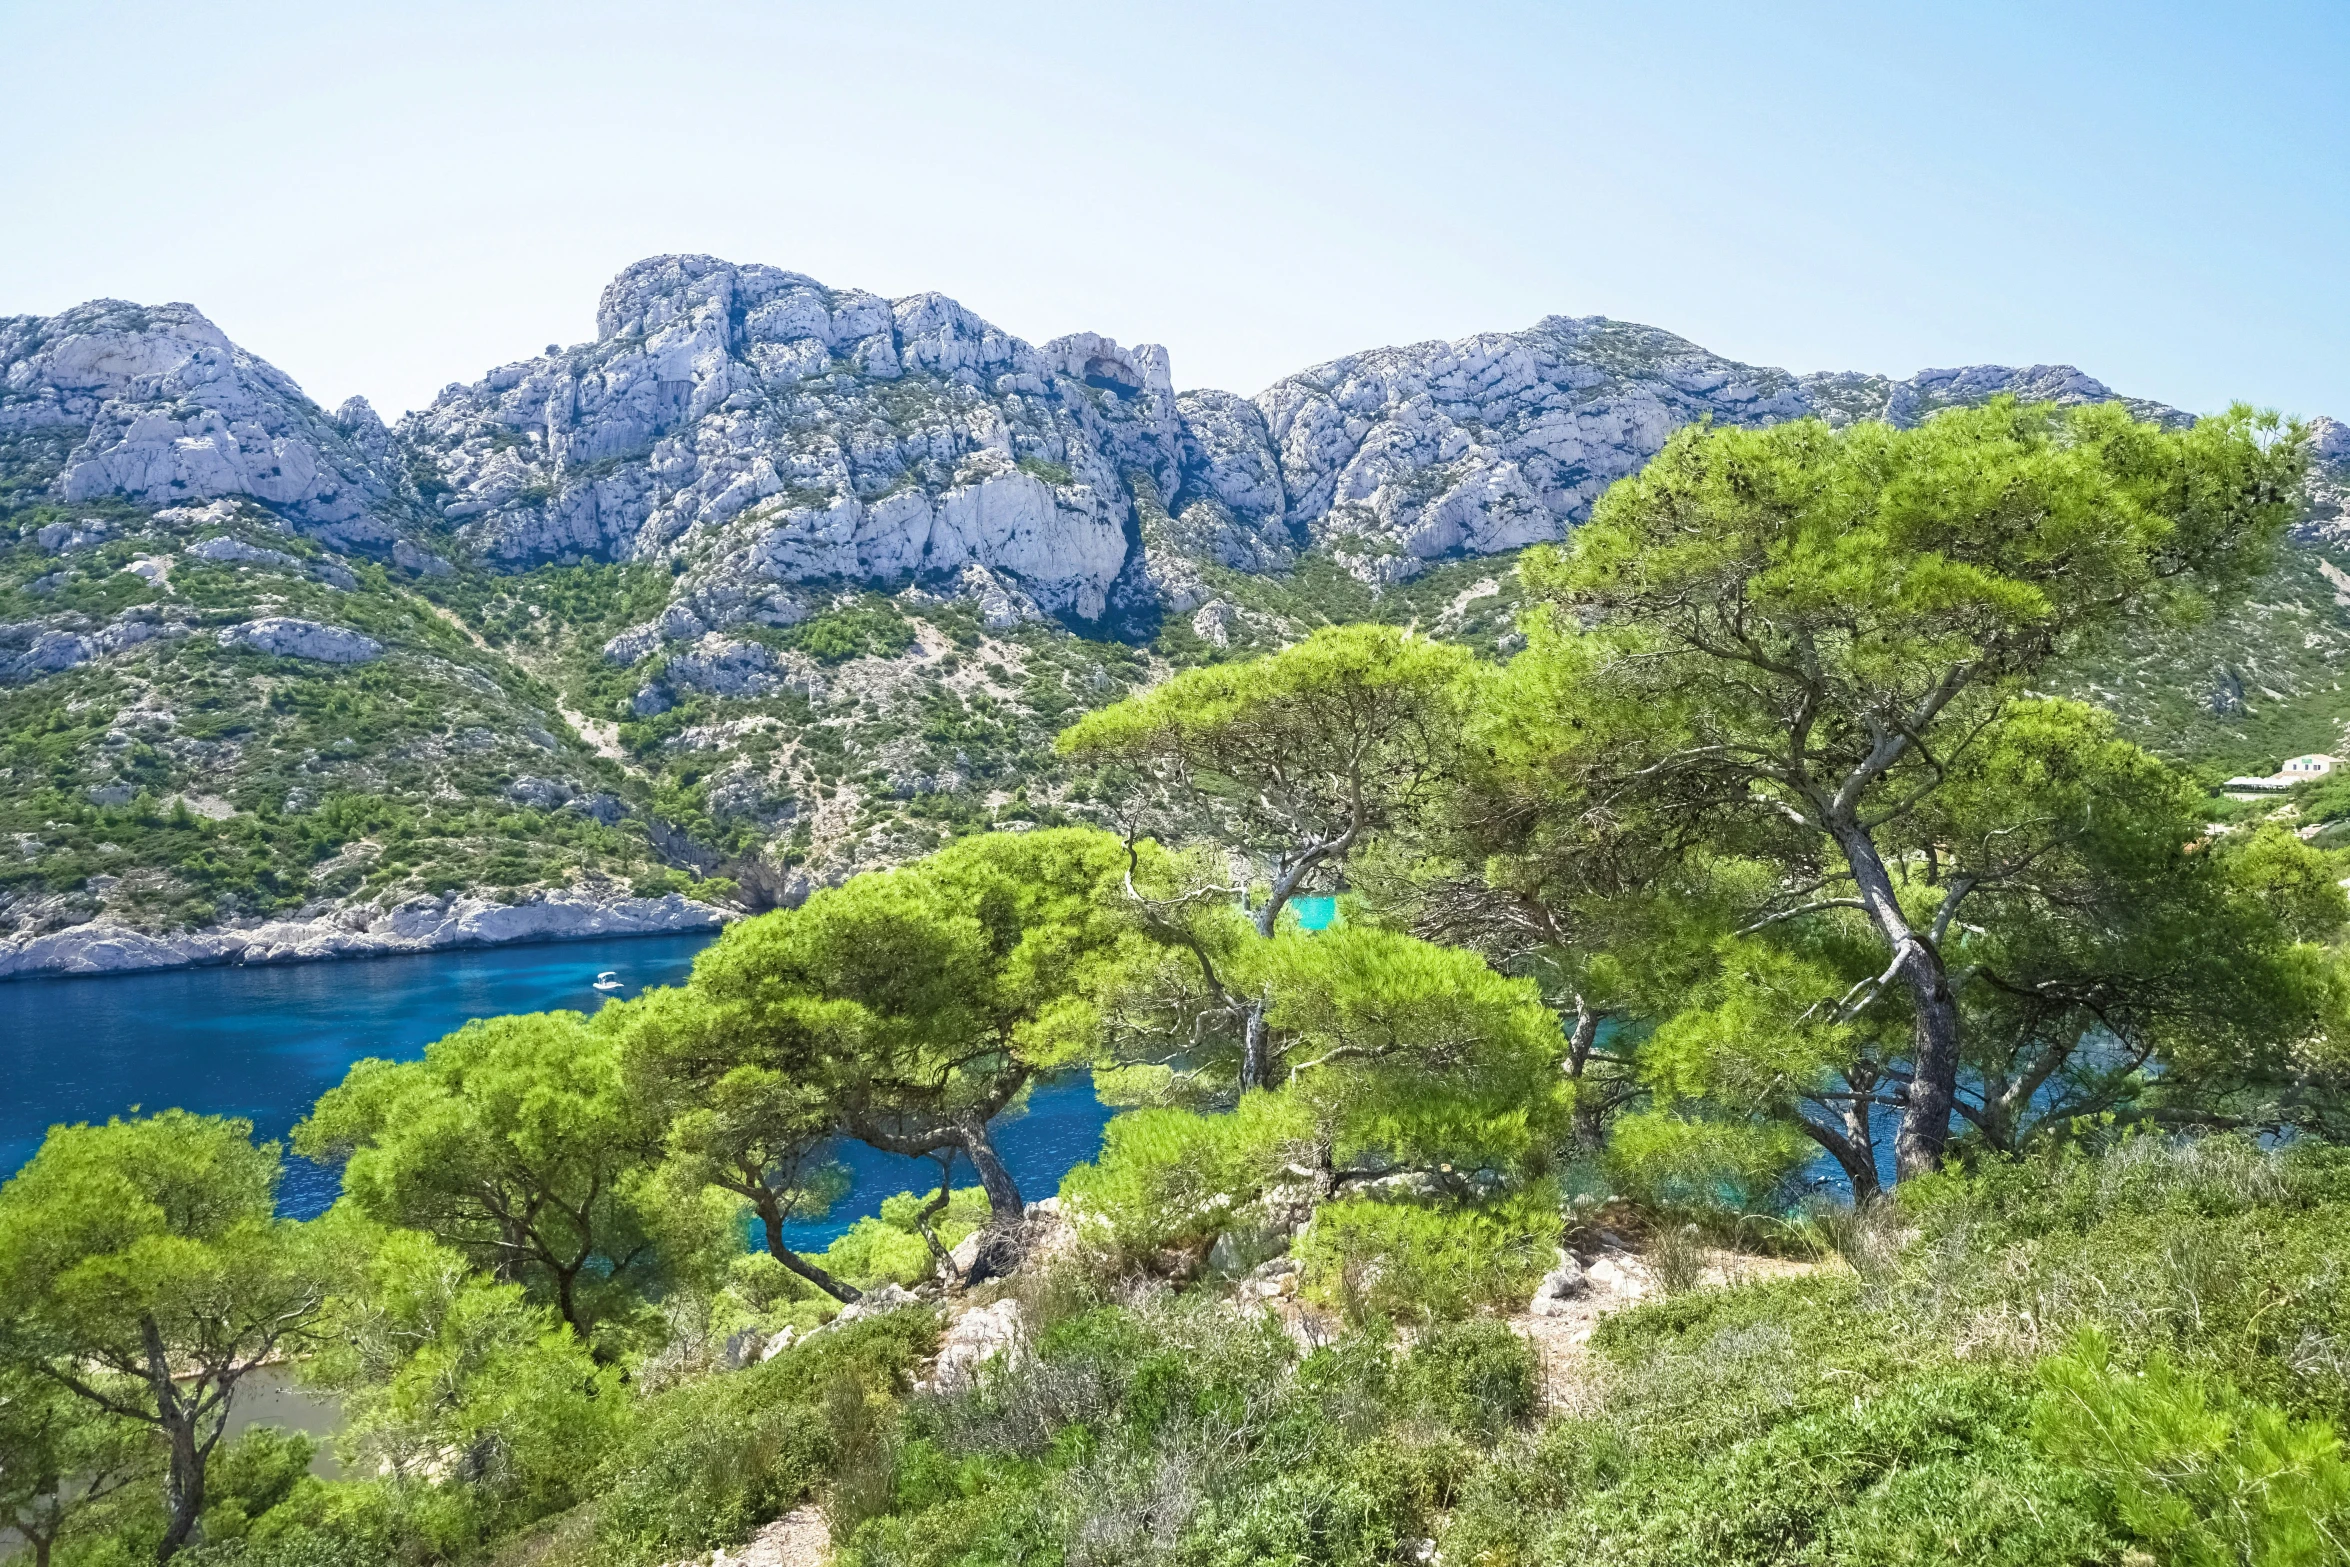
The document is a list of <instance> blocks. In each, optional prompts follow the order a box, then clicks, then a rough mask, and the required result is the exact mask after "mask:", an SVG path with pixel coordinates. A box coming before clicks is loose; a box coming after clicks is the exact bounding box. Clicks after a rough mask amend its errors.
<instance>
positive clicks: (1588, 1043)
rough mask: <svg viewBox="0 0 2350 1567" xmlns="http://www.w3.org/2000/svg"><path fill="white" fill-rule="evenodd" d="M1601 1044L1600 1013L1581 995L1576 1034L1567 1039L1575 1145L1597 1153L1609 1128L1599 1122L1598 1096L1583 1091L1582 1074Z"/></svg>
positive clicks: (1577, 999) (1576, 1004)
mask: <svg viewBox="0 0 2350 1567" xmlns="http://www.w3.org/2000/svg"><path fill="white" fill-rule="evenodd" d="M1598 1043H1599V1013H1598V1011H1597V1010H1595V1009H1594V1008H1593V1007H1592V1005H1591V1004H1590V1003H1589V1002H1587V1001H1585V1000H1584V999H1583V997H1582V994H1581V993H1580V992H1578V993H1577V994H1576V996H1575V1031H1574V1032H1573V1033H1572V1034H1570V1035H1568V1036H1567V1081H1569V1082H1570V1083H1573V1084H1574V1085H1575V1112H1574V1113H1575V1146H1576V1147H1578V1148H1580V1149H1582V1150H1583V1151H1584V1152H1585V1153H1594V1154H1595V1153H1598V1152H1599V1151H1600V1150H1601V1149H1603V1148H1604V1147H1606V1145H1607V1128H1606V1127H1605V1126H1603V1125H1602V1124H1601V1122H1600V1106H1599V1100H1598V1098H1597V1096H1595V1095H1592V1094H1588V1093H1585V1092H1584V1091H1583V1071H1584V1068H1585V1067H1587V1066H1589V1065H1590V1064H1591V1052H1592V1049H1593V1048H1594V1047H1595V1046H1596V1045H1597V1044H1598Z"/></svg>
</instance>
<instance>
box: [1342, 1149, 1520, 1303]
mask: <svg viewBox="0 0 2350 1567" xmlns="http://www.w3.org/2000/svg"><path fill="white" fill-rule="evenodd" d="M1560 1232H1561V1224H1560V1220H1559V1212H1558V1201H1557V1194H1556V1192H1554V1191H1553V1190H1552V1189H1551V1188H1550V1186H1549V1185H1548V1184H1547V1183H1541V1184H1537V1185H1535V1186H1533V1187H1531V1188H1529V1189H1528V1190H1526V1191H1524V1192H1520V1193H1516V1194H1513V1195H1511V1196H1509V1197H1506V1198H1502V1199H1498V1200H1496V1201H1493V1202H1489V1203H1486V1204H1484V1205H1482V1206H1470V1205H1466V1204H1462V1205H1454V1204H1449V1203H1447V1204H1422V1203H1416V1202H1383V1201H1380V1200H1377V1199H1375V1198H1369V1197H1356V1198H1350V1199H1348V1200H1346V1201H1342V1202H1334V1203H1328V1204H1325V1205H1324V1206H1323V1207H1322V1208H1321V1209H1320V1210H1319V1211H1318V1212H1317V1213H1316V1214H1315V1215H1314V1223H1313V1227H1312V1228H1311V1229H1310V1230H1308V1231H1307V1232H1306V1235H1305V1237H1304V1238H1303V1239H1302V1240H1301V1241H1300V1242H1299V1249H1300V1254H1301V1255H1302V1257H1303V1258H1304V1260H1305V1266H1306V1286H1307V1289H1308V1290H1309V1291H1310V1292H1311V1293H1312V1294H1313V1295H1315V1296H1316V1297H1318V1298H1320V1299H1321V1300H1323V1301H1325V1302H1327V1303H1329V1304H1331V1305H1333V1306H1335V1307H1337V1308H1338V1309H1339V1310H1340V1311H1342V1312H1343V1313H1344V1314H1345V1315H1346V1316H1347V1317H1348V1319H1349V1320H1352V1321H1362V1320H1365V1319H1366V1318H1369V1317H1373V1316H1382V1317H1388V1318H1391V1319H1394V1320H1396V1321H1404V1322H1443V1321H1454V1320H1457V1319H1459V1318H1462V1317H1466V1316H1468V1315H1470V1314H1471V1313H1473V1312H1476V1311H1480V1310H1484V1309H1488V1308H1492V1307H1507V1306H1512V1305H1517V1304H1522V1303H1523V1302H1524V1301H1525V1299H1526V1297H1527V1296H1529V1295H1530V1294H1532V1293H1533V1290H1534V1285H1535V1282H1536V1281H1537V1280H1539V1279H1540V1278H1541V1277H1542V1275H1543V1274H1544V1273H1546V1272H1548V1271H1549V1270H1550V1268H1551V1266H1552V1264H1553V1263H1555V1262H1556V1261H1557V1259H1558V1244H1559V1237H1560Z"/></svg>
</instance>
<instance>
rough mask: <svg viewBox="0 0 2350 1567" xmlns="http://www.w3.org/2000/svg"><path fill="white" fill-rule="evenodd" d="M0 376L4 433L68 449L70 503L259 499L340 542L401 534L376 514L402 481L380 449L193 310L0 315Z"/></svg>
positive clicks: (63, 472) (62, 483)
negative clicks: (389, 473)
mask: <svg viewBox="0 0 2350 1567" xmlns="http://www.w3.org/2000/svg"><path fill="white" fill-rule="evenodd" d="M0 375H4V378H5V379H4V384H5V386H6V388H7V396H6V398H5V401H0V436H15V437H24V436H34V437H46V438H47V439H48V440H49V441H50V442H52V443H53V445H54V447H55V448H58V449H59V450H57V453H56V461H57V468H58V472H57V475H56V478H55V480H54V488H55V490H56V493H57V495H58V498H59V499H61V500H66V501H81V500H90V499H94V498H96V497H98V496H101V495H123V496H127V497H128V498H130V499H132V500H134V501H138V502H141V503H143V504H146V505H155V506H168V505H176V504H180V503H183V502H201V501H207V500H211V499H214V498H216V497H221V496H232V495H249V496H252V497H253V498H255V499H256V500H260V501H263V502H266V503H268V504H269V505H270V506H271V507H273V508H275V509H276V510H278V511H279V513H280V514H281V515H283V516H285V517H286V518H287V519H288V520H290V521H292V522H293V523H295V524H296V525H297V526H300V527H302V528H304V529H305V530H306V531H309V532H311V533H313V534H315V535H317V536H318V537H321V538H323V539H326V540H328V541H330V542H333V543H336V544H338V545H350V544H370V543H382V542H387V541H389V539H390V538H391V530H390V529H389V527H388V526H387V525H386V524H385V522H384V521H382V520H381V519H380V517H379V516H378V515H377V514H378V513H379V512H380V511H381V510H383V509H384V508H386V507H387V506H389V505H391V504H392V503H393V501H394V488H393V486H392V485H391V484H390V483H388V482H387V481H386V480H385V478H384V477H383V476H382V474H380V473H379V472H378V471H377V469H376V467H375V465H374V463H373V462H372V461H371V459H370V455H369V453H368V452H367V451H365V450H363V449H362V448H361V446H360V445H359V444H358V443H357V442H355V441H354V440H353V439H352V437H351V435H350V434H349V433H347V432H346V431H345V430H344V429H343V428H342V427H341V426H340V425H338V424H337V422H336V421H335V420H333V419H330V418H328V417H327V415H326V414H325V413H323V412H322V411H321V410H320V409H319V408H318V406H317V405H316V404H314V403H312V402H311V401H310V399H309V398H307V397H305V396H303V395H302V391H301V388H299V387H298V386H296V385H295V384H294V383H293V381H292V380H291V379H290V378H289V377H287V376H286V375H285V374H284V373H283V372H281V371H279V370H278V369H277V368H276V367H275V366H273V365H271V364H269V363H268V362H266V361H265V360H262V359H259V358H256V357H255V356H253V355H251V354H248V353H246V352H245V351H244V350H243V349H241V348H239V347H237V346H236V345H235V344H234V343H231V342H230V341H229V340H228V338H227V337H226V336H225V335H224V334H223V333H222V332H221V330H220V328H218V327H217V326H214V325H213V324H212V323H211V322H210V321H208V320H206V319H205V317H204V315H203V314H202V312H200V311H198V310H197V309H196V308H195V307H194V306H193V305H185V304H170V305H156V306H145V305H134V304H130V303H127V302H125V301H123V300H119V299H101V300H93V301H91V302H90V303H88V304H86V305H77V306H76V307H74V308H73V309H71V310H68V311H66V312H64V313H63V314H61V315H55V316H47V317H42V316H16V317H11V318H7V319H4V320H0ZM379 429H380V426H379Z"/></svg>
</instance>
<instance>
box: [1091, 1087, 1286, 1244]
mask: <svg viewBox="0 0 2350 1567" xmlns="http://www.w3.org/2000/svg"><path fill="white" fill-rule="evenodd" d="M1313 1130H1314V1128H1313V1122H1312V1116H1311V1111H1310V1109H1309V1107H1308V1106H1307V1105H1306V1103H1305V1102H1304V1101H1303V1100H1302V1099H1300V1098H1297V1097H1295V1096H1292V1095H1289V1094H1283V1093H1263V1092H1254V1093H1249V1094H1244V1095H1242V1096H1241V1100H1240V1104H1239V1106H1238V1108H1236V1109H1234V1110H1233V1111H1231V1112H1229V1113H1227V1114H1216V1115H1200V1114H1195V1113H1194V1112H1192V1111H1189V1110H1164V1109H1161V1110H1130V1111H1128V1112H1127V1113H1126V1114H1124V1115H1121V1116H1119V1117H1117V1118H1116V1119H1114V1120H1112V1121H1111V1122H1110V1124H1109V1125H1108V1127H1106V1128H1104V1130H1103V1132H1102V1151H1101V1154H1100V1156H1099V1157H1098V1158H1097V1159H1095V1160H1094V1162H1093V1163H1091V1164H1081V1165H1078V1166H1077V1167H1076V1168H1074V1169H1072V1170H1071V1171H1070V1172H1069V1173H1068V1174H1067V1175H1066V1176H1064V1177H1062V1180H1061V1200H1062V1201H1063V1202H1064V1203H1066V1204H1068V1205H1069V1207H1070V1208H1071V1209H1072V1210H1073V1211H1074V1212H1076V1213H1079V1214H1081V1215H1086V1216H1089V1217H1091V1218H1094V1219H1098V1220H1100V1221H1102V1222H1103V1223H1105V1224H1107V1226H1108V1228H1109V1233H1110V1235H1111V1237H1112V1238H1113V1239H1114V1240H1115V1241H1116V1242H1117V1243H1118V1244H1119V1245H1120V1246H1122V1247H1124V1248H1126V1249H1128V1250H1129V1251H1137V1252H1139V1251H1148V1250H1153V1249H1156V1248H1158V1247H1161V1246H1169V1245H1174V1244H1176V1243H1179V1242H1183V1241H1189V1240H1196V1239H1199V1238H1202V1237H1205V1236H1209V1235H1213V1234H1215V1233H1216V1232H1218V1231H1219V1230H1221V1229H1223V1228H1224V1227H1225V1225H1226V1224H1227V1223H1229V1222H1230V1220H1231V1218H1232V1215H1233V1212H1234V1210H1235V1209H1236V1208H1238V1207H1242V1206H1245V1205H1246V1204H1247V1203H1248V1202H1249V1201H1250V1199H1252V1198H1253V1197H1255V1196H1256V1194H1257V1193H1258V1191H1260V1190H1261V1189H1262V1188H1263V1187H1264V1186H1265V1185H1266V1184H1267V1183H1268V1182H1270V1181H1272V1180H1273V1179H1274V1178H1275V1177H1277V1176H1279V1175H1280V1174H1281V1173H1282V1171H1283V1169H1284V1168H1285V1167H1286V1166H1287V1165H1289V1164H1290V1163H1291V1162H1293V1161H1295V1160H1298V1159H1310V1158H1312V1157H1313V1151H1312V1137H1313Z"/></svg>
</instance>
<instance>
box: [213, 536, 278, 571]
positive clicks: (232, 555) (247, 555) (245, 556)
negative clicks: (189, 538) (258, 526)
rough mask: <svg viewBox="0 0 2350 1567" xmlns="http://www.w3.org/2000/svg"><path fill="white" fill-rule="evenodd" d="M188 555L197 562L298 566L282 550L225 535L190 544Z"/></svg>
mask: <svg viewBox="0 0 2350 1567" xmlns="http://www.w3.org/2000/svg"><path fill="white" fill-rule="evenodd" d="M188 553H189V554H190V555H192V556H194V557H195V558H196V559H198V560H209V561H214V562H221V561H239V562H244V563H248V564H251V565H256V566H294V565H299V564H300V562H298V561H296V560H295V559H294V557H293V556H291V555H288V554H287V553H286V552H285V551H284V550H265V549H262V548H260V547H259V546H257V545H252V544H247V543H245V542H244V541H243V540H241V539H232V538H229V537H227V536H225V535H223V536H222V537H219V538H212V539H206V540H205V541H204V542H203V543H201V544H191V545H189V546H188Z"/></svg>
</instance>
